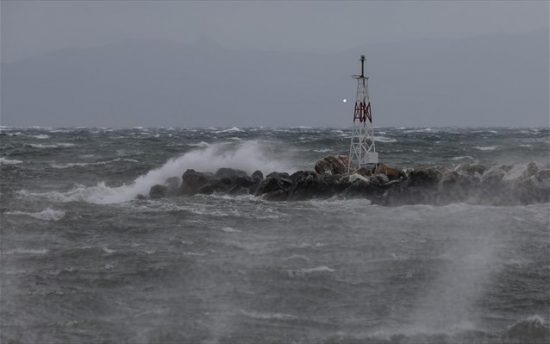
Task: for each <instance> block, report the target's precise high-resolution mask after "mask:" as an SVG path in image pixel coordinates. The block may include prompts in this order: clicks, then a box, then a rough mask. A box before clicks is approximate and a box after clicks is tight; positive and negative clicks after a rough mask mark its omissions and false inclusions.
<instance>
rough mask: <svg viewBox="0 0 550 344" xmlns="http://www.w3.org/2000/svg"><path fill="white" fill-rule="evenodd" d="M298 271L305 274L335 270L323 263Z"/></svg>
mask: <svg viewBox="0 0 550 344" xmlns="http://www.w3.org/2000/svg"><path fill="white" fill-rule="evenodd" d="M298 271H299V272H301V273H304V274H310V273H313V272H334V271H335V270H334V269H331V268H329V267H328V266H325V265H323V266H316V267H314V268H306V269H300V270H298Z"/></svg>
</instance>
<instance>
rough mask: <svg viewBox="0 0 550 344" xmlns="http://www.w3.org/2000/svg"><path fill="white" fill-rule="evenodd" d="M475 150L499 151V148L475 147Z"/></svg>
mask: <svg viewBox="0 0 550 344" xmlns="http://www.w3.org/2000/svg"><path fill="white" fill-rule="evenodd" d="M474 148H475V149H479V150H480V151H494V150H495V149H497V146H475V147H474Z"/></svg>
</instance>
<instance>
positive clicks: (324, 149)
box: [313, 148, 332, 153]
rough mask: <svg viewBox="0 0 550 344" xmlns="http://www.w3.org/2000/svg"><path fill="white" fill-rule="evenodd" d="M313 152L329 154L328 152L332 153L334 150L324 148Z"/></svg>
mask: <svg viewBox="0 0 550 344" xmlns="http://www.w3.org/2000/svg"><path fill="white" fill-rule="evenodd" d="M313 151H314V152H317V153H327V152H332V149H330V148H323V149H314V150H313Z"/></svg>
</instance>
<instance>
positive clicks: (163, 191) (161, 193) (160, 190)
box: [149, 184, 168, 199]
mask: <svg viewBox="0 0 550 344" xmlns="http://www.w3.org/2000/svg"><path fill="white" fill-rule="evenodd" d="M166 195H168V187H167V186H166V185H160V184H156V185H153V186H152V187H151V189H150V190H149V197H151V198H152V199H158V198H162V197H166Z"/></svg>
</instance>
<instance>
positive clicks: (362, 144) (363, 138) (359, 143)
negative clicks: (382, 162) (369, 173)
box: [348, 55, 378, 173]
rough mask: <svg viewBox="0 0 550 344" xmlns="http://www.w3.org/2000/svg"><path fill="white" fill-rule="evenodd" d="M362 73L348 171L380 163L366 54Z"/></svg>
mask: <svg viewBox="0 0 550 344" xmlns="http://www.w3.org/2000/svg"><path fill="white" fill-rule="evenodd" d="M360 61H361V75H354V76H353V78H354V79H357V100H356V101H355V109H354V113H353V127H352V132H351V145H350V148H349V164H348V173H349V172H350V171H351V170H352V169H356V168H361V167H365V166H367V165H369V164H377V163H378V153H376V147H375V145H374V125H373V124H372V109H371V105H370V99H369V87H368V82H369V78H368V77H366V76H365V55H361V60H360Z"/></svg>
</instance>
